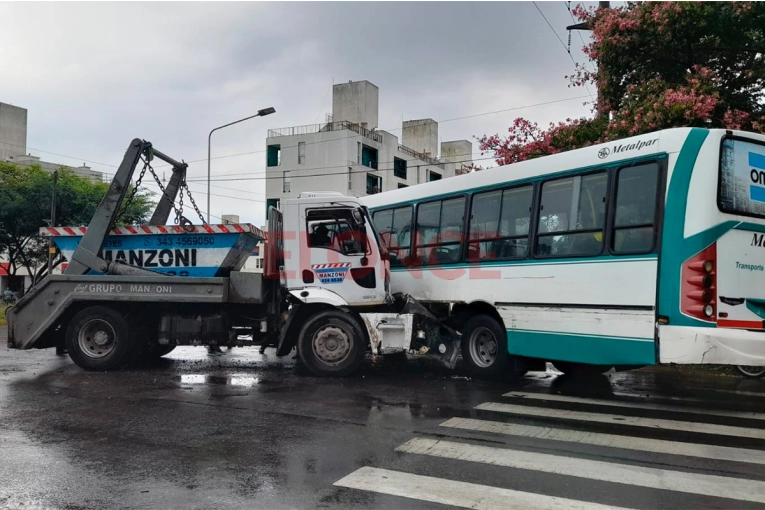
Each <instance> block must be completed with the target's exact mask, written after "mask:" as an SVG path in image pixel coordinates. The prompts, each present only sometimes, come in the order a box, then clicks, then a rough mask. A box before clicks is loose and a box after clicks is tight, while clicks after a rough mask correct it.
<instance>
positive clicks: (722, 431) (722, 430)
mask: <svg viewBox="0 0 765 510" xmlns="http://www.w3.org/2000/svg"><path fill="white" fill-rule="evenodd" d="M475 408H476V409H480V410H482V411H496V412H498V413H505V414H513V415H516V416H533V417H537V418H560V419H564V420H571V421H580V422H590V423H611V424H618V425H630V426H633V427H648V428H651V429H654V430H679V431H683V432H699V433H702V434H716V435H720V436H733V437H749V438H752V439H765V430H763V429H751V428H746V427H733V426H730V425H716V424H713V423H696V422H688V421H677V420H665V419H660V418H640V417H636V416H622V415H616V414H602V413H590V412H583V411H565V410H562V409H547V408H542V407H531V406H519V405H514V404H502V403H499V402H486V403H484V404H480V405H478V406H476V407H475Z"/></svg>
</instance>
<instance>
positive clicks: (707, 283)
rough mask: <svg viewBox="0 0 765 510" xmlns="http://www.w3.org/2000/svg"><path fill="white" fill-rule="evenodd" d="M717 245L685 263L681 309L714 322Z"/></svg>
mask: <svg viewBox="0 0 765 510" xmlns="http://www.w3.org/2000/svg"><path fill="white" fill-rule="evenodd" d="M716 266H717V247H716V245H714V244H713V245H711V246H709V247H707V248H706V249H704V251H702V252H700V253H697V254H696V255H694V256H693V257H691V258H690V259H688V260H686V261H685V263H684V264H683V271H682V276H681V278H682V288H681V294H682V295H681V298H680V309H681V310H682V311H683V313H685V314H688V315H690V316H692V317H695V318H696V319H699V320H703V321H709V322H714V321H715V320H716V313H715V312H716V310H715V304H716V303H717V271H716Z"/></svg>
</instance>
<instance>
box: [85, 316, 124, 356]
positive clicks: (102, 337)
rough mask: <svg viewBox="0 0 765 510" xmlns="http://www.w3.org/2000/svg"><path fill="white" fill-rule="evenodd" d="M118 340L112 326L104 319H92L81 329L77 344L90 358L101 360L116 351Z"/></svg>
mask: <svg viewBox="0 0 765 510" xmlns="http://www.w3.org/2000/svg"><path fill="white" fill-rule="evenodd" d="M116 338H117V334H116V333H115V332H114V328H113V327H112V325H111V324H109V323H108V322H107V321H105V320H102V319H91V320H89V321H88V322H86V323H85V324H83V326H82V327H81V328H80V332H79V333H78V334H77V344H78V345H79V347H80V350H81V351H82V352H83V353H85V355H86V356H88V357H89V358H94V359H100V358H104V357H106V356H108V355H109V354H110V353H111V352H112V351H113V350H114V345H115V340H116Z"/></svg>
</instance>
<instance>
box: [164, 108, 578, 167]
mask: <svg viewBox="0 0 765 510" xmlns="http://www.w3.org/2000/svg"><path fill="white" fill-rule="evenodd" d="M587 97H590V98H591V99H592V94H590V95H589V96H576V97H568V98H565V99H556V100H553V101H545V102H542V103H534V104H528V105H523V106H514V107H511V108H504V109H502V110H495V111H491V112H483V113H476V114H474V115H465V116H462V117H454V118H451V119H446V120H441V121H438V123H439V124H445V123H447V122H453V121H455V120H463V119H471V118H475V117H483V116H486V115H495V114H497V113H505V112H511V111H516V110H524V109H526V108H535V107H537V106H546V105H551V104H556V103H564V102H567V101H575V100H577V99H585V98H587ZM401 129H403V128H400V127H399V128H391V129H382V130H377V131H375V132H379V131H400V130H401ZM290 136H292V135H290ZM358 136H362V135H359V134H358V133H356V134H353V135H348V136H341V137H338V138H331V139H329V140H317V141H315V142H303V143H305V144H306V145H316V144H320V143H330V142H336V141H340V140H347V139H350V138H356V137H358ZM296 147H297V145H285V146H283V147H281V149H294V148H296ZM266 150H267V149H260V150H256V151H249V152H240V153H237V154H228V155H225V156H216V157H214V158H210V159H223V158H233V157H237V156H247V155H251V154H262V153H264V152H266ZM203 161H207V158H202V159H194V160H191V161H187V163H201V162H203ZM163 166H169V165H158V166H157V168H160V167H163Z"/></svg>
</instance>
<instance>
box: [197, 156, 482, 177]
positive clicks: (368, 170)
mask: <svg viewBox="0 0 765 510" xmlns="http://www.w3.org/2000/svg"><path fill="white" fill-rule="evenodd" d="M489 159H496V157H495V156H490V157H485V158H478V159H466V160H462V161H452V162H451V163H455V164H459V163H468V162H475V161H486V160H489ZM387 163H391V164H392V163H393V162H392V161H388V162H387ZM349 166H350V165H336V166H328V167H321V168H314V169H313V170H324V169H331V168H348V167H349ZM421 166H423V167H427V166H434V165H428V164H423V165H413V167H421ZM413 167H409V168H413ZM394 170H395V168H394V167H390V168H371V167H363V168H362V169H359V170H349V171H348V172H347V173H344V172H329V173H319V174H311V175H294V176H293V175H290V177H289V179H290V180H291V179H302V178H309V177H326V176H331V175H335V176H336V175H348V174H357V173H369V172H392V171H394ZM272 179H282V180H283V179H284V176H283V175H272V176H265V177H240V178H232V179H217V180H216V181H217V182H226V181H268V180H272ZM194 182H201V181H194Z"/></svg>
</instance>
